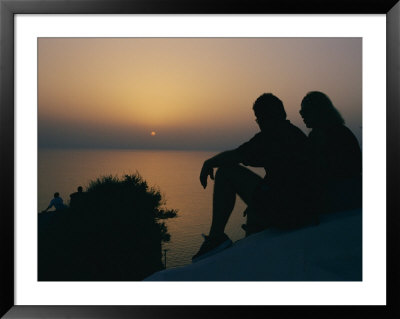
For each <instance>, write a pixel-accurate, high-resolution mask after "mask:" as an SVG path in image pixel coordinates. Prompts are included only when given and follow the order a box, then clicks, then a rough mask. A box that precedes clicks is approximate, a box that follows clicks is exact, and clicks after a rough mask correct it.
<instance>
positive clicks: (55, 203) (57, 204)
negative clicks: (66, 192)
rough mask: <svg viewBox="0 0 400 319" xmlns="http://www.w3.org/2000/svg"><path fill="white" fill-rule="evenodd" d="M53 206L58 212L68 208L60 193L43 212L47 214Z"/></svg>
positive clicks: (55, 195)
mask: <svg viewBox="0 0 400 319" xmlns="http://www.w3.org/2000/svg"><path fill="white" fill-rule="evenodd" d="M53 206H54V208H55V209H56V211H62V210H64V209H65V208H66V206H65V205H64V203H63V200H62V198H61V197H60V194H59V193H58V192H56V193H54V198H53V199H52V200H51V201H50V204H49V206H48V207H47V208H46V209H45V210H44V211H43V213H45V212H47V211H48V210H49V209H50V208H52V207H53Z"/></svg>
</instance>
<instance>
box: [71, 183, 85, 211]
mask: <svg viewBox="0 0 400 319" xmlns="http://www.w3.org/2000/svg"><path fill="white" fill-rule="evenodd" d="M84 196H85V194H84V193H83V188H82V186H79V187H78V191H77V192H75V193H72V194H71V195H69V197H70V201H69V206H70V207H71V208H73V209H77V208H80V207H82V204H83V200H84Z"/></svg>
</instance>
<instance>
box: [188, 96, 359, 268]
mask: <svg viewBox="0 0 400 319" xmlns="http://www.w3.org/2000/svg"><path fill="white" fill-rule="evenodd" d="M253 111H254V114H255V116H256V122H257V124H258V126H259V128H260V132H259V133H257V134H256V135H255V136H254V137H253V138H252V139H250V140H249V141H248V142H246V143H244V144H242V145H241V146H239V147H238V148H237V149H234V150H231V151H226V152H222V153H220V154H217V155H216V156H214V157H212V158H210V159H208V160H206V161H205V162H204V164H203V167H202V169H201V173H200V182H201V184H202V186H203V187H204V188H206V187H207V179H208V177H210V178H211V179H214V193H213V212H212V223H211V228H210V232H209V235H208V236H204V243H203V245H202V246H201V247H200V250H199V252H198V253H197V254H196V255H194V256H193V258H192V260H193V261H197V260H199V259H202V258H204V257H206V256H208V255H210V254H213V253H215V252H217V251H219V250H222V249H225V248H227V247H228V246H230V245H231V244H232V241H231V240H230V239H229V237H228V236H227V235H226V234H225V226H226V224H227V222H228V219H229V217H230V214H231V212H232V210H233V208H234V205H235V200H236V194H237V195H239V196H240V198H241V199H242V200H243V201H244V202H245V203H246V204H247V209H246V211H245V214H246V215H247V224H246V225H244V229H245V230H246V236H248V235H250V234H252V233H256V232H259V231H261V230H264V229H267V228H269V227H274V228H280V229H295V228H299V227H303V226H306V225H311V224H316V223H318V215H319V214H321V213H325V212H334V211H338V210H346V209H353V208H357V207H361V150H360V147H359V145H358V141H357V139H356V138H355V136H354V135H353V133H352V132H351V131H350V130H349V129H348V128H347V127H345V126H344V120H343V118H342V117H341V115H340V114H339V112H338V111H337V110H336V108H335V107H334V106H333V104H332V102H331V100H330V99H329V98H328V97H327V96H326V95H325V94H323V93H321V92H310V93H308V94H307V95H306V96H305V97H304V99H303V101H302V103H301V110H300V114H301V116H302V118H303V120H304V123H305V124H306V126H307V127H308V128H311V129H312V131H311V132H310V134H309V136H308V138H307V136H306V135H305V134H304V133H303V132H302V131H301V130H300V129H299V128H297V127H296V126H294V125H293V124H291V123H290V121H289V120H287V119H286V112H285V109H284V106H283V103H282V101H281V100H280V99H279V98H277V97H276V96H274V95H273V94H270V93H268V94H263V95H261V96H260V97H259V98H258V99H257V100H256V101H255V102H254V105H253ZM239 164H243V165H246V166H254V167H264V169H265V172H266V175H265V177H264V178H261V177H260V176H258V175H257V174H255V173H253V172H252V171H251V170H249V169H247V168H246V167H244V166H242V165H239ZM214 168H218V170H217V171H216V174H215V178H214Z"/></svg>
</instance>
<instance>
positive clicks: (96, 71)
mask: <svg viewBox="0 0 400 319" xmlns="http://www.w3.org/2000/svg"><path fill="white" fill-rule="evenodd" d="M309 91H321V92H324V93H325V94H327V95H328V96H329V97H330V98H331V100H332V102H333V104H334V105H335V106H336V108H337V109H338V110H339V112H340V113H341V114H342V116H343V117H344V119H345V121H346V125H347V126H348V127H349V128H350V129H351V130H352V131H353V133H354V134H355V135H356V137H357V138H358V140H359V142H360V143H361V142H362V134H361V129H362V39H361V38H40V39H39V40H38V127H39V133H38V139H39V140H38V144H39V147H41V148H123V149H173V150H226V149H232V148H235V147H237V146H239V145H240V144H241V143H243V142H245V141H247V140H248V139H250V138H251V137H252V136H253V135H254V134H256V133H257V132H258V126H257V123H256V122H255V116H254V113H253V111H252V106H253V103H254V101H255V100H256V99H257V97H258V96H260V95H261V94H263V93H273V94H274V95H276V96H277V97H279V98H280V99H281V100H282V102H283V104H284V106H285V109H286V113H287V115H288V119H289V120H290V121H291V122H292V123H293V124H294V125H297V126H298V127H299V128H301V129H302V130H303V131H304V132H305V133H306V134H308V133H309V130H308V129H307V128H306V127H305V125H304V123H303V121H302V119H301V117H300V115H299V110H300V104H301V100H302V98H303V97H304V96H305V95H306V94H307V92H309Z"/></svg>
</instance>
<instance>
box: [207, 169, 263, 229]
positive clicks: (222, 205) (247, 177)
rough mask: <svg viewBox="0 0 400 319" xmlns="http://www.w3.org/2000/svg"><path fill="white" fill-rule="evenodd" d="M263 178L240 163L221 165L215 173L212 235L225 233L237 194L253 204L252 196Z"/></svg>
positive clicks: (248, 203)
mask: <svg viewBox="0 0 400 319" xmlns="http://www.w3.org/2000/svg"><path fill="white" fill-rule="evenodd" d="M261 181H262V178H261V177H260V176H259V175H257V174H255V173H253V172H252V171H250V170H249V169H247V168H245V167H243V166H240V165H229V166H223V167H220V168H219V169H218V170H217V172H216V174H215V181H214V194H213V216H212V223H211V229H210V234H209V235H210V237H219V236H222V235H223V234H224V231H225V226H226V224H227V223H228V219H229V216H230V215H231V213H232V210H233V207H234V206H235V200H236V194H238V195H239V196H240V198H241V199H242V200H243V201H244V202H245V203H246V204H247V205H251V202H252V197H253V194H254V191H255V190H256V188H257V186H258V185H259V184H260V183H261Z"/></svg>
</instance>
